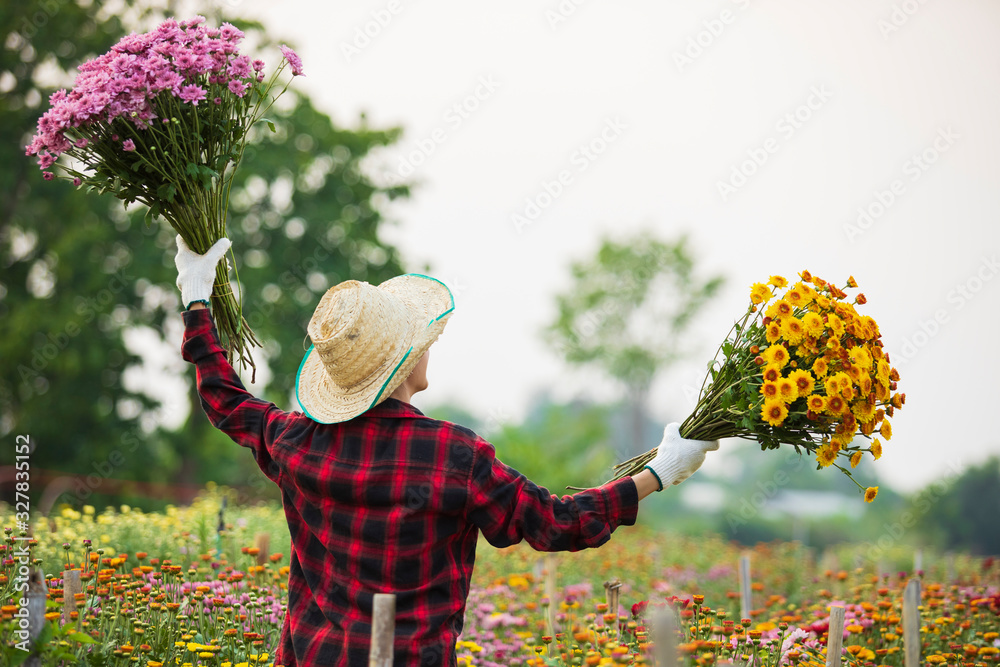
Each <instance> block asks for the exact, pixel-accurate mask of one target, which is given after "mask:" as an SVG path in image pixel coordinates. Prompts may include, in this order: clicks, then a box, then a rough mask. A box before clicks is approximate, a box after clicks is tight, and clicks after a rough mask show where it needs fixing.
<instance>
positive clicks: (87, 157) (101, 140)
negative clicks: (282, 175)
mask: <svg viewBox="0 0 1000 667" xmlns="http://www.w3.org/2000/svg"><path fill="white" fill-rule="evenodd" d="M204 21H205V19H204V18H203V17H201V16H198V17H195V18H194V19H192V20H189V21H183V22H177V21H175V20H173V19H170V20H167V21H164V22H163V23H162V24H160V25H159V26H158V27H157V28H156V29H155V30H153V31H151V32H148V33H144V34H141V35H139V34H135V33H133V34H131V35H129V36H127V37H125V38H123V39H122V40H121V41H120V42H118V44H116V45H115V46H114V47H112V49H111V50H110V51H109V52H107V53H105V54H104V55H102V56H100V57H98V58H95V59H93V60H90V61H88V62H85V63H84V64H82V65H80V67H79V70H80V74H79V75H78V76H77V78H76V81H75V83H74V85H73V89H72V90H71V91H69V92H66V90H59V91H57V92H55V93H53V95H52V96H51V98H50V99H49V103H50V105H51V108H50V109H49V110H48V111H46V112H45V114H44V115H43V116H42V117H41V118H40V119H39V120H38V132H37V134H36V135H35V136H34V137H33V139H32V141H31V143H30V144H29V145H28V146H27V151H26V154H27V155H36V156H37V157H38V164H39V166H40V167H41V169H42V172H43V176H44V178H45V179H46V180H52V179H53V178H56V176H57V175H58V176H59V177H61V178H65V179H66V180H71V181H72V182H73V184H74V185H77V186H86V187H87V189H88V190H92V191H96V192H99V193H102V192H111V193H112V194H113V195H114V196H115V197H118V198H119V199H121V200H122V201H124V202H125V204H126V205H128V204H130V203H133V202H140V203H141V204H144V205H145V206H147V207H148V209H149V210H148V212H147V222H148V221H149V220H151V219H152V218H155V217H157V216H159V217H162V218H164V219H165V220H166V221H167V222H169V223H170V225H171V227H173V228H174V229H175V230H176V231H177V233H178V234H180V235H181V237H183V239H184V241H185V242H186V243H187V245H188V247H190V248H191V249H192V250H194V251H196V252H199V253H203V252H205V251H206V250H208V248H209V247H211V245H212V244H213V243H214V242H215V241H216V240H218V239H219V238H221V237H222V236H224V235H225V234H226V217H227V211H228V203H229V190H230V187H231V185H232V181H233V174H234V173H235V171H236V168H237V166H238V165H239V163H240V159H241V158H242V156H243V151H244V148H245V147H246V142H247V135H248V132H249V130H250V128H251V127H252V126H253V125H254V124H255V123H257V122H258V121H260V120H264V121H265V122H266V123H267V124H268V126H269V127H270V128H271V131H274V129H275V128H274V124H273V123H272V122H271V121H269V120H267V119H266V118H264V114H265V113H266V112H267V110H268V109H269V108H270V107H271V105H272V104H273V103H274V101H275V100H276V99H277V98H278V97H280V96H281V94H282V93H284V92H285V90H286V89H287V88H288V83H289V82H290V81H291V77H290V78H289V79H288V81H286V82H285V84H284V87H282V88H281V91H280V92H278V93H277V94H276V95H271V91H272V88H273V87H274V86H275V84H276V83H277V81H278V79H279V75H280V74H281V73H282V71H283V70H284V69H285V67H286V66H287V67H288V68H289V69H290V70H291V74H292V77H294V76H298V75H301V74H302V61H301V60H300V59H299V57H298V55H296V54H295V52H294V51H292V50H291V49H290V48H288V47H287V46H282V47H281V52H282V55H283V59H282V61H281V64H280V65H279V67H278V68H277V69H276V70H275V71H274V72H273V73H272V74H271V76H270V77H269V78H268V79H267V80H266V81H265V78H266V77H265V75H264V63H263V62H262V61H260V60H254V61H253V62H251V61H250V58H249V56H246V55H240V54H239V52H238V47H239V43H240V41H241V40H242V39H243V32H242V31H240V30H238V29H237V28H236V27H234V26H233V25H231V24H228V23H224V24H222V26H221V27H220V28H210V27H207V26H206V25H204ZM212 306H213V310H214V313H215V319H216V323H217V326H218V328H219V332H220V334H221V335H222V338H223V343H224V344H225V345H226V347H227V350H228V352H229V357H230V360H232V359H233V355H234V353H235V354H237V355H239V358H240V360H241V362H243V364H244V366H245V365H246V364H248V363H249V365H250V366H253V360H252V358H251V357H250V354H249V348H250V346H251V345H253V344H257V340H256V338H255V337H254V334H253V332H252V331H251V330H250V328H249V327H248V326H247V323H246V320H245V319H244V318H243V315H242V308H241V304H238V303H237V301H236V299H235V297H234V295H233V291H232V287H231V284H230V281H229V276H228V271H227V268H226V266H225V265H223V264H222V263H220V265H219V268H218V269H217V274H216V282H215V289H214V290H213V293H212Z"/></svg>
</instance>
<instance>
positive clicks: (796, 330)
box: [781, 317, 805, 345]
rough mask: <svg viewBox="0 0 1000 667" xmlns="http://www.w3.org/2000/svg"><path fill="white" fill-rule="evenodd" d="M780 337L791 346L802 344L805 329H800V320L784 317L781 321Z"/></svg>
mask: <svg viewBox="0 0 1000 667" xmlns="http://www.w3.org/2000/svg"><path fill="white" fill-rule="evenodd" d="M781 335H782V336H783V337H784V339H785V340H787V341H788V342H789V343H791V344H792V345H798V344H799V343H801V342H802V337H803V336H804V335H805V329H803V328H802V320H800V319H799V318H797V317H786V318H785V319H783V320H782V321H781Z"/></svg>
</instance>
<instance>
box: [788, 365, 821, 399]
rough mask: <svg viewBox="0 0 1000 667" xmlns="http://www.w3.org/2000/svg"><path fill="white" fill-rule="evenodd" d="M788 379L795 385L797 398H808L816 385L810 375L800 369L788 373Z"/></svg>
mask: <svg viewBox="0 0 1000 667" xmlns="http://www.w3.org/2000/svg"><path fill="white" fill-rule="evenodd" d="M788 379H789V380H791V381H792V382H793V383H794V384H795V389H796V391H797V393H796V396H797V397H801V396H808V395H809V394H810V393H811V392H812V390H813V387H814V386H815V385H816V380H814V379H813V376H812V374H811V373H810V372H809V371H807V370H804V369H801V368H800V369H798V370H794V371H792V372H791V373H789V374H788Z"/></svg>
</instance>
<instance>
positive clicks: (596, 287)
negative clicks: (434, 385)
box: [544, 232, 723, 454]
mask: <svg viewBox="0 0 1000 667" xmlns="http://www.w3.org/2000/svg"><path fill="white" fill-rule="evenodd" d="M570 270H571V274H572V277H573V286H572V287H571V288H570V289H569V291H568V292H567V293H565V294H561V295H559V296H557V297H556V299H557V304H558V309H559V312H558V316H557V317H556V320H555V322H553V323H552V324H551V325H549V326H548V327H547V328H546V330H545V332H544V335H545V338H546V340H547V341H548V342H549V343H550V344H551V345H552V346H553V347H554V348H555V349H556V350H558V351H559V352H560V353H561V354H562V355H563V356H564V357H565V359H566V361H567V362H569V363H570V364H574V365H583V364H593V365H596V366H598V367H600V368H601V370H603V371H604V372H605V373H606V374H607V375H609V376H611V377H612V378H614V379H615V380H618V381H619V382H621V383H622V384H623V385H624V387H625V389H626V391H627V396H628V400H629V403H630V405H631V407H632V429H631V430H632V448H633V453H634V454H638V453H640V452H641V451H643V449H644V444H643V441H642V424H643V415H644V410H645V403H646V397H647V395H648V392H649V388H650V385H651V384H652V382H653V378H654V377H655V376H656V373H657V372H658V371H661V370H663V369H664V368H667V367H668V366H670V365H671V364H672V363H674V362H675V361H677V360H678V359H680V358H682V357H683V356H684V354H685V350H684V348H683V347H682V344H681V342H682V341H681V334H683V332H684V331H685V329H686V328H687V327H688V325H689V324H690V322H691V320H692V318H693V317H694V316H695V314H697V312H698V311H699V310H700V309H701V307H702V306H703V305H704V304H705V302H706V301H707V300H708V299H709V298H711V297H712V296H713V295H714V294H715V293H716V292H717V291H718V289H719V287H720V286H721V285H722V282H723V279H722V277H721V276H715V277H711V278H708V279H707V280H700V279H699V278H698V277H696V276H695V275H694V259H693V258H692V257H691V254H690V252H689V250H688V247H687V239H686V238H685V237H681V238H680V239H678V240H676V241H673V242H666V241H661V240H659V239H657V238H655V237H653V236H652V235H651V234H650V233H648V232H644V233H641V234H638V235H636V236H634V237H632V238H629V239H625V240H623V241H621V242H617V241H613V240H610V239H607V238H605V239H603V240H602V242H601V246H600V249H599V250H598V251H597V255H596V257H594V258H593V259H591V260H589V261H581V262H575V263H574V264H573V265H572V267H571V269H570Z"/></svg>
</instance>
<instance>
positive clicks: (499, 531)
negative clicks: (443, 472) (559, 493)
mask: <svg viewBox="0 0 1000 667" xmlns="http://www.w3.org/2000/svg"><path fill="white" fill-rule="evenodd" d="M467 509H468V518H469V520H470V521H471V522H472V523H473V524H475V525H476V526H477V527H478V528H479V529H480V530H481V531H482V533H483V535H484V536H485V537H486V539H487V541H489V543H490V544H492V545H493V546H495V547H498V548H502V547H507V546H510V545H512V544H517V543H518V542H520V541H521V540H522V539H523V540H526V541H527V542H528V544H530V545H531V546H532V547H533V548H534V549H536V550H538V551H580V550H581V549H588V548H593V547H599V546H601V545H602V544H604V543H605V542H607V541H608V540H609V539H611V533H612V532H613V531H614V530H615V528H617V527H618V526H621V525H626V526H631V525H634V524H635V519H636V514H637V513H638V509H639V494H638V491H637V490H636V487H635V482H633V481H632V478H631V477H624V478H622V479H620V480H617V481H615V482H609V483H608V484H605V485H603V486H601V487H598V488H595V489H588V490H586V491H581V492H579V493H576V494H573V495H566V496H563V497H562V499H560V498H558V497H556V496H555V495H553V494H551V493H549V491H548V490H547V489H546V488H545V487H540V486H537V485H536V484H535V483H534V482H532V481H531V480H529V479H528V478H527V477H525V476H524V475H522V474H521V473H519V472H518V471H516V470H514V469H513V468H511V467H510V466H508V465H506V464H505V463H503V462H502V461H500V460H499V459H497V458H496V450H495V449H494V447H493V445H491V444H490V443H488V442H486V441H485V440H482V439H479V440H478V441H477V442H476V445H475V454H474V456H473V461H472V471H471V473H470V477H469V494H468V507H467Z"/></svg>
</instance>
